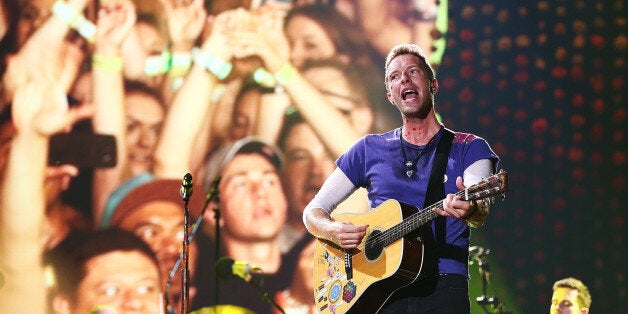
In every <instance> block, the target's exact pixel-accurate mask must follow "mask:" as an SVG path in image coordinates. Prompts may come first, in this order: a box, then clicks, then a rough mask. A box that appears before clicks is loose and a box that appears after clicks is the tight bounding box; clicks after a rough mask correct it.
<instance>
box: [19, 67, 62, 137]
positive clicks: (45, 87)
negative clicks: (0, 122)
mask: <svg viewBox="0 0 628 314" xmlns="http://www.w3.org/2000/svg"><path fill="white" fill-rule="evenodd" d="M12 110H13V112H12V113H13V123H14V124H15V128H16V129H17V131H18V132H19V133H24V134H29V133H30V134H35V135H38V136H44V137H45V136H49V135H52V134H54V133H57V132H59V131H62V130H65V129H68V128H69V127H70V126H71V124H72V123H73V119H72V116H71V115H70V114H68V102H67V98H66V97H65V94H64V92H63V90H62V89H61V88H60V87H59V86H58V84H57V83H56V82H55V81H54V80H53V79H52V77H51V76H46V75H45V74H44V75H42V76H41V77H37V78H31V79H29V80H27V81H26V82H25V83H24V84H22V85H20V86H19V87H18V88H17V90H16V92H15V95H14V97H13V107H12Z"/></svg>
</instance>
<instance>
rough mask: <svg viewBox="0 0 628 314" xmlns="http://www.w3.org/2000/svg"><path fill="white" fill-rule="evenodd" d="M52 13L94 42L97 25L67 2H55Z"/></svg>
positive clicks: (59, 0)
mask: <svg viewBox="0 0 628 314" xmlns="http://www.w3.org/2000/svg"><path fill="white" fill-rule="evenodd" d="M52 14H54V16H56V17H58V18H59V19H60V20H61V21H63V22H64V23H66V24H67V25H68V26H70V27H71V28H73V29H74V30H76V31H77V32H78V33H79V34H80V35H81V36H82V37H83V38H85V39H87V41H89V42H94V39H95V37H96V36H95V35H96V25H94V23H92V22H90V21H89V20H88V19H86V18H85V16H83V14H81V13H79V12H77V11H76V10H74V8H72V7H70V6H69V5H68V4H67V3H65V2H63V1H61V0H58V1H57V2H55V4H54V5H53V6H52Z"/></svg>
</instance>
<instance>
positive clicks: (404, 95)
mask: <svg viewBox="0 0 628 314" xmlns="http://www.w3.org/2000/svg"><path fill="white" fill-rule="evenodd" d="M416 95H418V93H417V92H416V91H415V90H413V89H407V90H405V91H403V92H402V93H401V98H403V100H406V99H408V98H409V97H415V96H416Z"/></svg>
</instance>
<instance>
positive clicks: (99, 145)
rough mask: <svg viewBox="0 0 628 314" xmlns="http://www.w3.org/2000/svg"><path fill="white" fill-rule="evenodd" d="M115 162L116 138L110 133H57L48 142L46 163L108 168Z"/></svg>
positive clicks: (50, 164)
mask: <svg viewBox="0 0 628 314" xmlns="http://www.w3.org/2000/svg"><path fill="white" fill-rule="evenodd" d="M116 163H117V153H116V139H115V137H113V136H112V135H104V134H91V133H59V134H55V135H53V136H51V137H50V140H49V142H48V165H49V166H59V165H68V164H69V165H75V166H77V167H79V168H82V167H85V168H108V167H113V166H115V165H116Z"/></svg>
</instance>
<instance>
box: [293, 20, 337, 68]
mask: <svg viewBox="0 0 628 314" xmlns="http://www.w3.org/2000/svg"><path fill="white" fill-rule="evenodd" d="M285 32H286V36H287V37H288V42H289V44H290V62H291V63H292V64H293V65H294V66H295V67H297V68H300V67H302V66H303V64H304V63H305V62H306V61H308V60H323V59H329V58H331V57H333V56H334V55H336V47H335V45H334V43H333V41H332V40H331V38H330V37H329V35H327V33H326V32H325V30H324V29H323V28H322V27H321V26H320V25H319V24H318V23H317V22H316V21H315V20H313V19H311V18H309V17H306V16H303V15H295V16H293V17H292V18H291V19H290V20H289V21H288V23H287V24H286V27H285Z"/></svg>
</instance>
